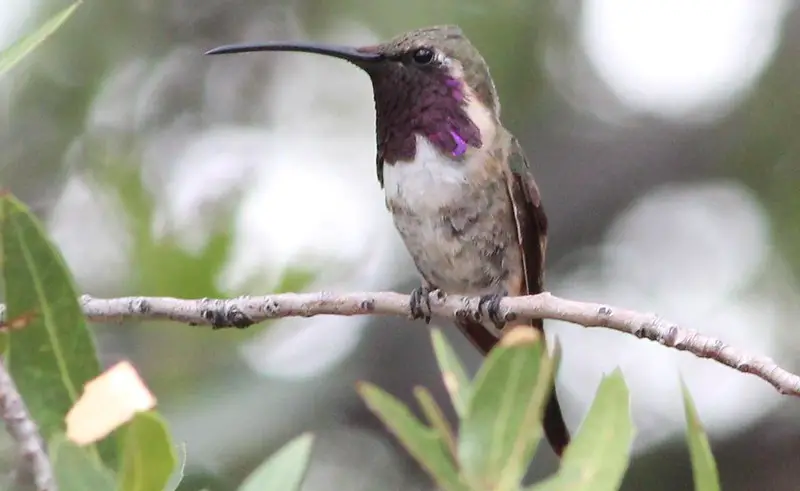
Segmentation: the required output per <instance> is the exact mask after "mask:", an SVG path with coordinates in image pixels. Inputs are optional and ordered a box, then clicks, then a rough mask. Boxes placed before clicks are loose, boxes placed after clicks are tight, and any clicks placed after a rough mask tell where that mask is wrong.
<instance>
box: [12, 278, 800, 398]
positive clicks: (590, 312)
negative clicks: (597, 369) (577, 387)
mask: <svg viewBox="0 0 800 491" xmlns="http://www.w3.org/2000/svg"><path fill="white" fill-rule="evenodd" d="M430 300H431V302H430V303H431V313H432V315H433V316H436V317H440V318H444V319H450V320H453V319H458V318H478V319H480V318H487V317H488V313H487V312H486V311H485V308H484V309H479V307H478V301H479V299H478V298H474V297H463V296H459V295H446V296H443V297H441V298H440V297H439V296H437V295H436V294H435V293H434V294H432V295H431V298H430ZM81 304H82V305H83V311H84V313H85V314H86V316H87V317H88V318H89V319H90V320H91V321H95V322H121V321H124V320H151V321H152V320H171V321H177V322H183V323H187V324H190V325H210V326H211V327H212V328H214V329H220V328H227V327H237V328H246V327H249V326H251V325H253V324H255V323H258V322H261V321H264V320H268V319H277V318H281V317H293V316H301V317H311V316H315V315H347V316H350V315H367V314H371V315H406V316H409V315H410V310H409V297H408V295H402V294H399V293H393V292H377V293H343V294H334V293H330V292H320V293H284V294H279V295H268V296H260V297H237V298H231V299H208V298H204V299H196V300H183V299H177V298H168V297H122V298H110V299H101V298H93V297H90V296H87V295H84V296H83V297H81ZM499 313H500V316H501V317H503V318H505V319H506V321H511V320H515V319H520V320H528V319H536V318H544V319H557V320H562V321H566V322H571V323H573V324H578V325H581V326H584V327H605V328H609V329H613V330H615V331H619V332H624V333H627V334H632V335H634V336H636V337H638V338H645V339H649V340H651V341H656V342H658V343H660V344H662V345H664V346H667V347H670V348H675V349H678V350H681V351H688V352H689V353H692V354H694V355H695V356H698V357H700V358H708V359H711V360H715V361H717V362H719V363H722V364H724V365H727V366H729V367H731V368H734V369H735V370H738V371H740V372H743V373H750V374H753V375H755V376H757V377H759V378H761V379H763V380H765V381H766V382H769V383H770V384H772V385H773V386H774V387H775V388H776V389H777V390H778V391H779V392H780V393H781V394H789V395H793V396H798V397H800V376H797V375H795V374H793V373H790V372H788V371H787V370H784V369H783V368H781V367H779V366H778V365H777V364H776V363H775V362H774V361H773V360H771V359H770V358H767V357H763V356H755V355H751V354H748V353H744V352H742V351H740V350H738V349H736V348H733V347H731V346H729V345H727V344H725V343H724V342H722V341H721V340H718V339H714V338H711V337H709V336H705V335H702V334H700V333H698V332H697V331H694V330H690V329H684V328H681V327H680V326H678V325H677V324H675V323H673V322H670V321H668V320H665V319H662V318H661V317H659V316H657V315H655V314H649V313H641V312H635V311H632V310H627V309H620V308H616V307H611V306H609V305H603V304H597V303H587V302H576V301H573V300H566V299H563V298H559V297H556V296H554V295H551V294H550V293H546V292H545V293H541V294H539V295H532V296H527V297H506V298H503V300H502V301H501V303H500V312H499ZM2 325H3V311H2V309H0V326H2Z"/></svg>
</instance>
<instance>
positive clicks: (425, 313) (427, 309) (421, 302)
mask: <svg viewBox="0 0 800 491" xmlns="http://www.w3.org/2000/svg"><path fill="white" fill-rule="evenodd" d="M432 291H433V290H432V289H431V288H430V287H428V286H425V285H423V286H420V287H419V288H414V289H413V290H412V291H411V297H410V299H409V301H408V308H409V310H410V311H411V318H412V319H414V320H417V319H424V320H425V324H430V323H431V297H430V294H431V292H432Z"/></svg>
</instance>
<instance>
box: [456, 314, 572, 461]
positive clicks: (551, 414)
mask: <svg viewBox="0 0 800 491" xmlns="http://www.w3.org/2000/svg"><path fill="white" fill-rule="evenodd" d="M530 325H531V326H532V327H533V328H535V329H536V330H538V331H539V332H540V333H541V334H542V339H544V322H543V321H542V319H534V320H533V321H531V324H530ZM456 326H457V327H458V328H459V330H461V332H462V333H463V334H464V335H465V336H466V337H467V339H469V341H470V342H471V343H472V345H473V346H475V348H477V349H478V351H480V352H481V354H482V355H484V356H486V355H487V354H488V353H489V351H491V349H492V348H494V346H495V345H496V344H497V343H498V342H499V341H500V339H499V338H498V337H496V336H495V335H494V334H492V333H491V332H490V331H489V330H488V329H487V328H486V327H484V326H483V325H482V324H480V323H479V322H475V321H468V320H465V321H458V322H456ZM509 327H510V326H509ZM542 426H543V427H544V435H545V438H547V442H548V443H549V444H550V447H552V449H553V451H554V452H555V453H556V455H558V457H559V458H561V455H562V454H563V453H564V449H566V448H567V445H569V442H570V435H569V429H568V428H567V424H566V422H565V421H564V415H563V414H562V413H561V405H560V404H559V402H558V396H557V394H556V389H555V387H553V390H551V391H550V397H549V399H548V400H547V406H546V407H545V410H544V418H543V421H542Z"/></svg>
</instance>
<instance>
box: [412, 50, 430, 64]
mask: <svg viewBox="0 0 800 491" xmlns="http://www.w3.org/2000/svg"><path fill="white" fill-rule="evenodd" d="M411 59H413V60H414V63H416V64H417V65H428V64H429V63H430V62H432V61H433V51H432V50H430V49H428V48H419V49H418V50H416V51H414V53H412V54H411Z"/></svg>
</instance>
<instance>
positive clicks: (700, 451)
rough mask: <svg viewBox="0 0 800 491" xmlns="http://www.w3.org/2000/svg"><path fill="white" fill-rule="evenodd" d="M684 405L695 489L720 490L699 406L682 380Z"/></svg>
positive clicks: (700, 490)
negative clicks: (699, 414) (698, 411)
mask: <svg viewBox="0 0 800 491" xmlns="http://www.w3.org/2000/svg"><path fill="white" fill-rule="evenodd" d="M681 388H682V389H683V407H684V410H685V411H686V438H687V440H688V441H689V455H690V456H691V459H692V474H693V475H694V489H695V491H719V489H720V483H719V474H718V472H717V463H716V462H715V461H714V454H713V453H711V445H709V443H708V438H707V437H706V433H705V431H704V430H703V425H702V423H701V422H700V417H699V416H698V415H697V408H696V407H695V405H694V402H693V401H692V395H691V393H690V392H689V389H688V388H687V387H686V384H685V383H684V382H683V380H681Z"/></svg>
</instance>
